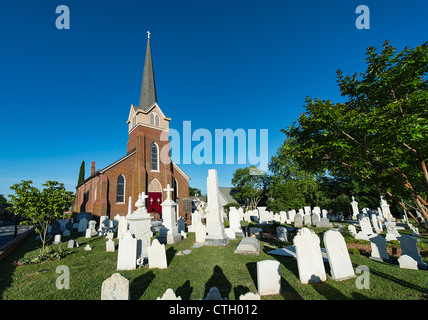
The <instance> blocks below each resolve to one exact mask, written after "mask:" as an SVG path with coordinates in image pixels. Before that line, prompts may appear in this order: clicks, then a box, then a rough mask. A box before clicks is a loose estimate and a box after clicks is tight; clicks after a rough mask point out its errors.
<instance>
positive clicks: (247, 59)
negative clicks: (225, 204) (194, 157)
mask: <svg viewBox="0 0 428 320" xmlns="http://www.w3.org/2000/svg"><path fill="white" fill-rule="evenodd" d="M59 5H67V6H68V7H69V9H70V29H69V30H58V29H57V28H56V26H55V21H56V19H57V17H58V16H59V14H56V13H55V9H56V7H57V6H59ZM359 5H366V6H368V7H369V9H370V29H369V30H359V29H357V28H356V26H355V20H356V19H357V17H358V16H359V14H356V13H355V9H356V7H357V6H359ZM427 14H428V3H427V2H426V0H410V1H379V0H376V1H374V0H364V1H363V0H359V1H354V0H347V1H343V0H341V1H336V0H334V1H333V0H326V1H314V0H312V1H309V0H306V1H305V0H303V1H285V0H281V1H269V0H268V1H225V0H215V1H214V0H206V1H201V0H200V1H186V0H184V1H167V0H162V1H141V0H139V1H137V0H132V1H131V0H127V1H111V0H103V1H92V0H88V1H77V0H74V1H65V0H58V1H51V0H44V1H30V0H25V1H19V2H17V1H2V2H1V4H0V35H1V50H0V108H1V113H0V139H1V140H0V141H1V151H0V194H4V195H8V194H10V193H11V190H10V189H9V188H10V186H11V185H12V184H14V183H17V182H19V181H20V180H22V179H23V180H29V179H31V180H33V181H34V185H35V186H37V187H41V184H42V183H44V182H45V181H46V180H58V181H60V182H63V183H64V184H65V186H66V187H67V189H68V190H70V191H75V185H76V183H77V178H78V173H79V167H80V163H81V162H82V160H85V162H86V177H87V176H88V174H89V173H90V166H91V161H95V162H96V167H97V169H100V168H104V167H106V166H107V165H109V164H110V163H112V162H114V161H115V160H117V159H119V158H121V157H122V156H124V155H125V154H126V143H127V139H128V135H127V124H126V120H127V117H128V113H129V109H130V106H131V104H138V102H139V95H140V87H141V79H142V72H143V64H144V55H145V50H146V41H147V34H146V31H147V30H150V32H151V46H152V55H153V61H154V70H155V78H156V87H157V95H158V103H159V105H160V107H161V108H162V110H163V112H164V113H165V114H166V115H167V116H169V117H171V118H172V120H171V122H170V127H171V128H174V129H176V130H178V131H179V132H180V131H181V130H182V127H183V122H184V121H191V124H192V130H196V129H199V128H203V129H208V130H209V131H210V132H212V134H213V136H214V130H215V129H227V128H230V129H232V130H236V129H239V128H242V129H244V130H246V131H248V130H249V129H256V130H258V131H257V132H259V131H260V130H261V129H268V132H269V135H268V141H269V142H268V158H270V157H271V156H272V155H273V154H274V153H275V151H276V150H277V148H278V147H279V146H280V145H281V143H282V142H283V140H284V134H283V133H281V132H280V130H281V129H282V128H287V127H288V126H289V125H291V124H292V123H293V122H294V121H296V120H297V118H298V116H299V115H300V114H301V113H302V112H303V111H304V108H303V104H304V99H305V97H306V96H311V97H319V98H321V99H331V100H333V101H336V102H338V101H341V100H342V99H343V98H342V97H340V93H339V90H338V88H337V85H336V70H337V69H339V68H340V69H342V70H343V71H344V73H345V74H352V73H354V72H363V71H364V70H365V61H364V59H365V50H366V48H367V47H368V46H370V45H374V46H376V47H378V48H381V47H382V44H383V43H384V41H385V40H387V39H389V40H391V43H392V45H394V46H396V47H398V49H399V50H402V49H403V48H404V47H405V46H406V45H407V46H410V47H414V46H417V45H419V44H422V43H423V42H425V41H427V40H428V38H427V30H428V19H427ZM197 144H198V143H197V142H194V143H193V144H192V147H194V146H195V145H197ZM213 145H214V142H213ZM213 161H214V158H213ZM249 165H250V163H247V164H223V165H221V164H202V165H196V164H194V163H191V164H181V165H180V167H181V168H182V169H183V170H184V171H185V172H186V173H187V174H188V175H189V176H190V177H191V180H190V186H192V187H197V188H200V189H202V191H203V192H206V177H207V175H208V169H211V168H214V169H217V171H218V175H219V184H220V186H231V178H232V174H233V172H234V171H235V170H236V169H237V168H242V167H246V166H249Z"/></svg>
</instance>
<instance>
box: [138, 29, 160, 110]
mask: <svg viewBox="0 0 428 320" xmlns="http://www.w3.org/2000/svg"><path fill="white" fill-rule="evenodd" d="M147 34H148V39H147V49H146V59H145V61H144V70H143V82H142V84H141V95H140V105H139V106H138V109H142V110H145V109H148V108H150V107H151V106H152V105H153V104H154V103H157V96H156V85H155V74H154V71H153V60H152V50H151V47H150V32H148V31H147Z"/></svg>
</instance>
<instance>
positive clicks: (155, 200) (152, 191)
mask: <svg viewBox="0 0 428 320" xmlns="http://www.w3.org/2000/svg"><path fill="white" fill-rule="evenodd" d="M147 195H148V196H149V197H148V198H147V211H148V213H150V214H151V215H153V216H154V218H155V220H157V219H159V218H162V207H161V203H162V185H161V183H160V182H159V180H158V179H156V178H154V179H152V181H150V183H149V187H148V190H147Z"/></svg>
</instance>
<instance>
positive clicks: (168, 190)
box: [163, 184, 174, 199]
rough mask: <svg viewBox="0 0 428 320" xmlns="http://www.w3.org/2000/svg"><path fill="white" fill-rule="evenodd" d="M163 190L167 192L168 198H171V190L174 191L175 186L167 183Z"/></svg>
mask: <svg viewBox="0 0 428 320" xmlns="http://www.w3.org/2000/svg"><path fill="white" fill-rule="evenodd" d="M163 191H166V192H167V199H171V191H174V188H171V186H170V185H169V184H167V185H166V189H163Z"/></svg>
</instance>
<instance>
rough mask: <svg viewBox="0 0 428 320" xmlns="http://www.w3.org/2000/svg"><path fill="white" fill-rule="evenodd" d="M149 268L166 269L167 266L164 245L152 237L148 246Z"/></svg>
mask: <svg viewBox="0 0 428 320" xmlns="http://www.w3.org/2000/svg"><path fill="white" fill-rule="evenodd" d="M148 254H149V268H150V269H152V268H159V269H166V268H167V267H168V265H167V260H166V251H165V245H164V244H161V243H160V242H159V241H158V240H157V239H154V240H153V242H152V244H151V245H150V246H149V247H148Z"/></svg>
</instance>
